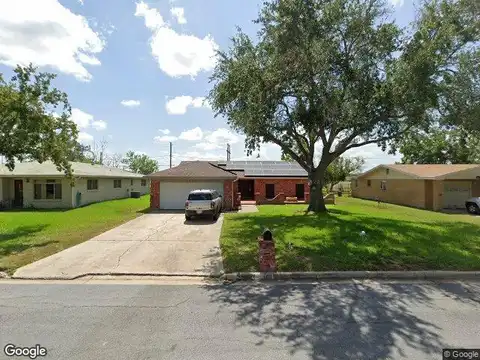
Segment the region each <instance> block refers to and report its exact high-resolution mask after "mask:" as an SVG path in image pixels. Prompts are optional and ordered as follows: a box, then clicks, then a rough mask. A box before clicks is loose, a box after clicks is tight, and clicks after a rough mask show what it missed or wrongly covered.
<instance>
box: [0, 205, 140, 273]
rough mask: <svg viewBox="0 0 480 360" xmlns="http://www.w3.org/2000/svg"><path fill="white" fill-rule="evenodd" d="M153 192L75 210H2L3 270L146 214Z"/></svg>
mask: <svg viewBox="0 0 480 360" xmlns="http://www.w3.org/2000/svg"><path fill="white" fill-rule="evenodd" d="M148 208H149V195H145V196H142V197H141V198H140V199H132V198H128V199H121V200H112V201H105V202H101V203H96V204H91V205H88V206H85V207H82V208H78V209H72V210H17V211H14V210H12V211H0V271H6V272H7V273H9V274H12V273H13V272H14V271H15V270H16V269H17V268H19V267H21V266H24V265H26V264H29V263H31V262H33V261H36V260H39V259H41V258H44V257H46V256H49V255H52V254H54V253H56V252H59V251H60V250H63V249H66V248H68V247H71V246H73V245H77V244H79V243H81V242H83V241H86V240H88V239H90V238H91V237H93V236H96V235H99V234H101V233H102V232H104V231H106V230H109V229H111V228H113V227H115V226H117V225H120V224H122V223H124V222H126V221H128V220H131V219H133V218H135V217H137V216H140V215H142V214H143V213H145V212H146V211H148Z"/></svg>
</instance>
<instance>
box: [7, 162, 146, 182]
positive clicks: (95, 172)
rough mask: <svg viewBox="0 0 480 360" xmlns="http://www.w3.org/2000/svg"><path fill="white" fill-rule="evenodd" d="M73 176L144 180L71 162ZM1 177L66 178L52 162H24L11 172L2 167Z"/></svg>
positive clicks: (114, 169) (104, 168)
mask: <svg viewBox="0 0 480 360" xmlns="http://www.w3.org/2000/svg"><path fill="white" fill-rule="evenodd" d="M70 164H71V165H72V169H73V174H74V175H75V176H84V177H114V178H142V177H143V175H142V174H136V173H133V172H130V171H125V170H122V169H118V168H111V167H108V166H103V165H92V164H88V163H79V162H71V163H70ZM1 176H31V177H35V176H40V177H42V176H43V177H44V176H64V173H63V172H60V171H58V170H57V168H56V166H55V165H54V164H53V163H52V162H51V161H45V162H43V163H41V164H40V163H38V162H35V161H32V162H23V163H16V164H15V169H14V170H13V171H10V170H9V169H8V168H7V167H6V166H5V165H0V177H1Z"/></svg>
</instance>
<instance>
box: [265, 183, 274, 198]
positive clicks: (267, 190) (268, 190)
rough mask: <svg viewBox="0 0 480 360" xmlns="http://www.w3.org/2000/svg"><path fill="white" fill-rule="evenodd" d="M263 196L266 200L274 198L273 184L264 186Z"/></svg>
mask: <svg viewBox="0 0 480 360" xmlns="http://www.w3.org/2000/svg"><path fill="white" fill-rule="evenodd" d="M265 196H266V198H267V199H273V198H274V197H275V184H265Z"/></svg>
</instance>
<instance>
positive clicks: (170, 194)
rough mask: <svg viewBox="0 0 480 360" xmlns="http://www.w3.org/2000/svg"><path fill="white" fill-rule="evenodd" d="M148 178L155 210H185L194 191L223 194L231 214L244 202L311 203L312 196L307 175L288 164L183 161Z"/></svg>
mask: <svg viewBox="0 0 480 360" xmlns="http://www.w3.org/2000/svg"><path fill="white" fill-rule="evenodd" d="M147 178H149V179H150V180H151V188H150V206H151V207H152V208H154V209H169V210H170V209H171V210H173V209H183V208H184V204H185V199H186V198H187V195H188V193H189V192H190V191H191V190H194V189H215V190H217V191H219V192H220V194H222V196H223V198H224V208H225V209H227V210H230V209H236V208H238V206H239V205H240V201H242V200H244V201H252V202H253V201H254V202H255V203H256V204H283V203H284V202H285V200H286V198H287V197H296V198H297V199H298V200H299V201H305V202H307V201H308V196H309V193H310V190H309V185H308V177H307V173H306V171H305V170H304V169H302V168H301V167H300V166H299V165H298V164H296V163H290V162H284V161H228V162H219V161H182V162H181V163H180V164H179V165H178V166H176V167H173V168H171V169H167V170H163V171H159V172H156V173H153V174H150V175H148V176H147Z"/></svg>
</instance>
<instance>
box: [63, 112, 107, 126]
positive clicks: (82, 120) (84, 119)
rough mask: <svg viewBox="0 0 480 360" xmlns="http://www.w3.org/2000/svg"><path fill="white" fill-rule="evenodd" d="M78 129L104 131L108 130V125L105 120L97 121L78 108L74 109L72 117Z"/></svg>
mask: <svg viewBox="0 0 480 360" xmlns="http://www.w3.org/2000/svg"><path fill="white" fill-rule="evenodd" d="M70 119H71V120H72V121H73V122H74V123H75V124H77V127H78V128H79V129H80V130H82V129H88V128H94V129H95V130H97V131H102V130H105V129H106V128H107V123H106V122H105V121H103V120H95V119H94V118H93V115H91V114H88V113H86V112H85V111H82V110H80V109H77V108H73V109H72V116H71V118H70Z"/></svg>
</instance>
